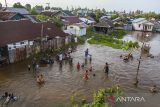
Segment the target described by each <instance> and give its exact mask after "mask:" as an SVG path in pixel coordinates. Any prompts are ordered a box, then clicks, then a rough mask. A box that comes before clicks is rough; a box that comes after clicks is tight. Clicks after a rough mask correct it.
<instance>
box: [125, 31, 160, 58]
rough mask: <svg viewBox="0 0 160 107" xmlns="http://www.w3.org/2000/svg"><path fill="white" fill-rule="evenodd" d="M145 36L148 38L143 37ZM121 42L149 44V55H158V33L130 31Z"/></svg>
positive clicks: (159, 48)
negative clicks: (130, 41)
mask: <svg viewBox="0 0 160 107" xmlns="http://www.w3.org/2000/svg"><path fill="white" fill-rule="evenodd" d="M145 35H149V37H145ZM123 40H125V41H129V40H132V41H138V42H140V43H142V42H146V43H149V45H150V46H151V49H150V53H151V54H153V55H155V56H158V55H160V33H151V32H139V31H131V32H129V33H128V34H127V35H126V36H124V38H123Z"/></svg>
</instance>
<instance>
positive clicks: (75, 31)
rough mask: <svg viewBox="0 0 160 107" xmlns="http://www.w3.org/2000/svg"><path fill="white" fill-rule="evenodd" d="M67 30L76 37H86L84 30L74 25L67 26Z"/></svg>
mask: <svg viewBox="0 0 160 107" xmlns="http://www.w3.org/2000/svg"><path fill="white" fill-rule="evenodd" d="M67 30H69V31H70V33H72V34H74V35H76V36H83V35H86V28H81V27H79V26H76V25H69V26H67Z"/></svg>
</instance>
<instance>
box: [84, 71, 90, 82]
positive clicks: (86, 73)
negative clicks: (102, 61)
mask: <svg viewBox="0 0 160 107" xmlns="http://www.w3.org/2000/svg"><path fill="white" fill-rule="evenodd" d="M83 79H84V80H88V79H89V77H88V70H86V72H85V74H84V76H83Z"/></svg>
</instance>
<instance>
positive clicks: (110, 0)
mask: <svg viewBox="0 0 160 107" xmlns="http://www.w3.org/2000/svg"><path fill="white" fill-rule="evenodd" d="M4 1H5V0H0V2H1V3H2V4H3V5H4ZM15 2H21V3H22V4H26V3H29V4H31V5H43V6H46V3H50V6H54V7H62V8H63V9H66V7H67V6H69V7H71V6H73V7H78V6H81V7H88V8H96V7H97V8H105V9H106V10H118V11H122V10H126V11H130V10H136V9H140V10H143V11H155V12H158V13H160V0H7V3H8V5H9V6H12V5H13V3H15Z"/></svg>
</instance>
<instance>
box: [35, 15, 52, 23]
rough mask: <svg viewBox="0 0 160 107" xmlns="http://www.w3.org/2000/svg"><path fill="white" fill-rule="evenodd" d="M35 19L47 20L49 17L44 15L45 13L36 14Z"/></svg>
mask: <svg viewBox="0 0 160 107" xmlns="http://www.w3.org/2000/svg"><path fill="white" fill-rule="evenodd" d="M36 19H38V20H40V21H41V22H45V21H49V20H50V17H48V16H45V15H37V16H36Z"/></svg>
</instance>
